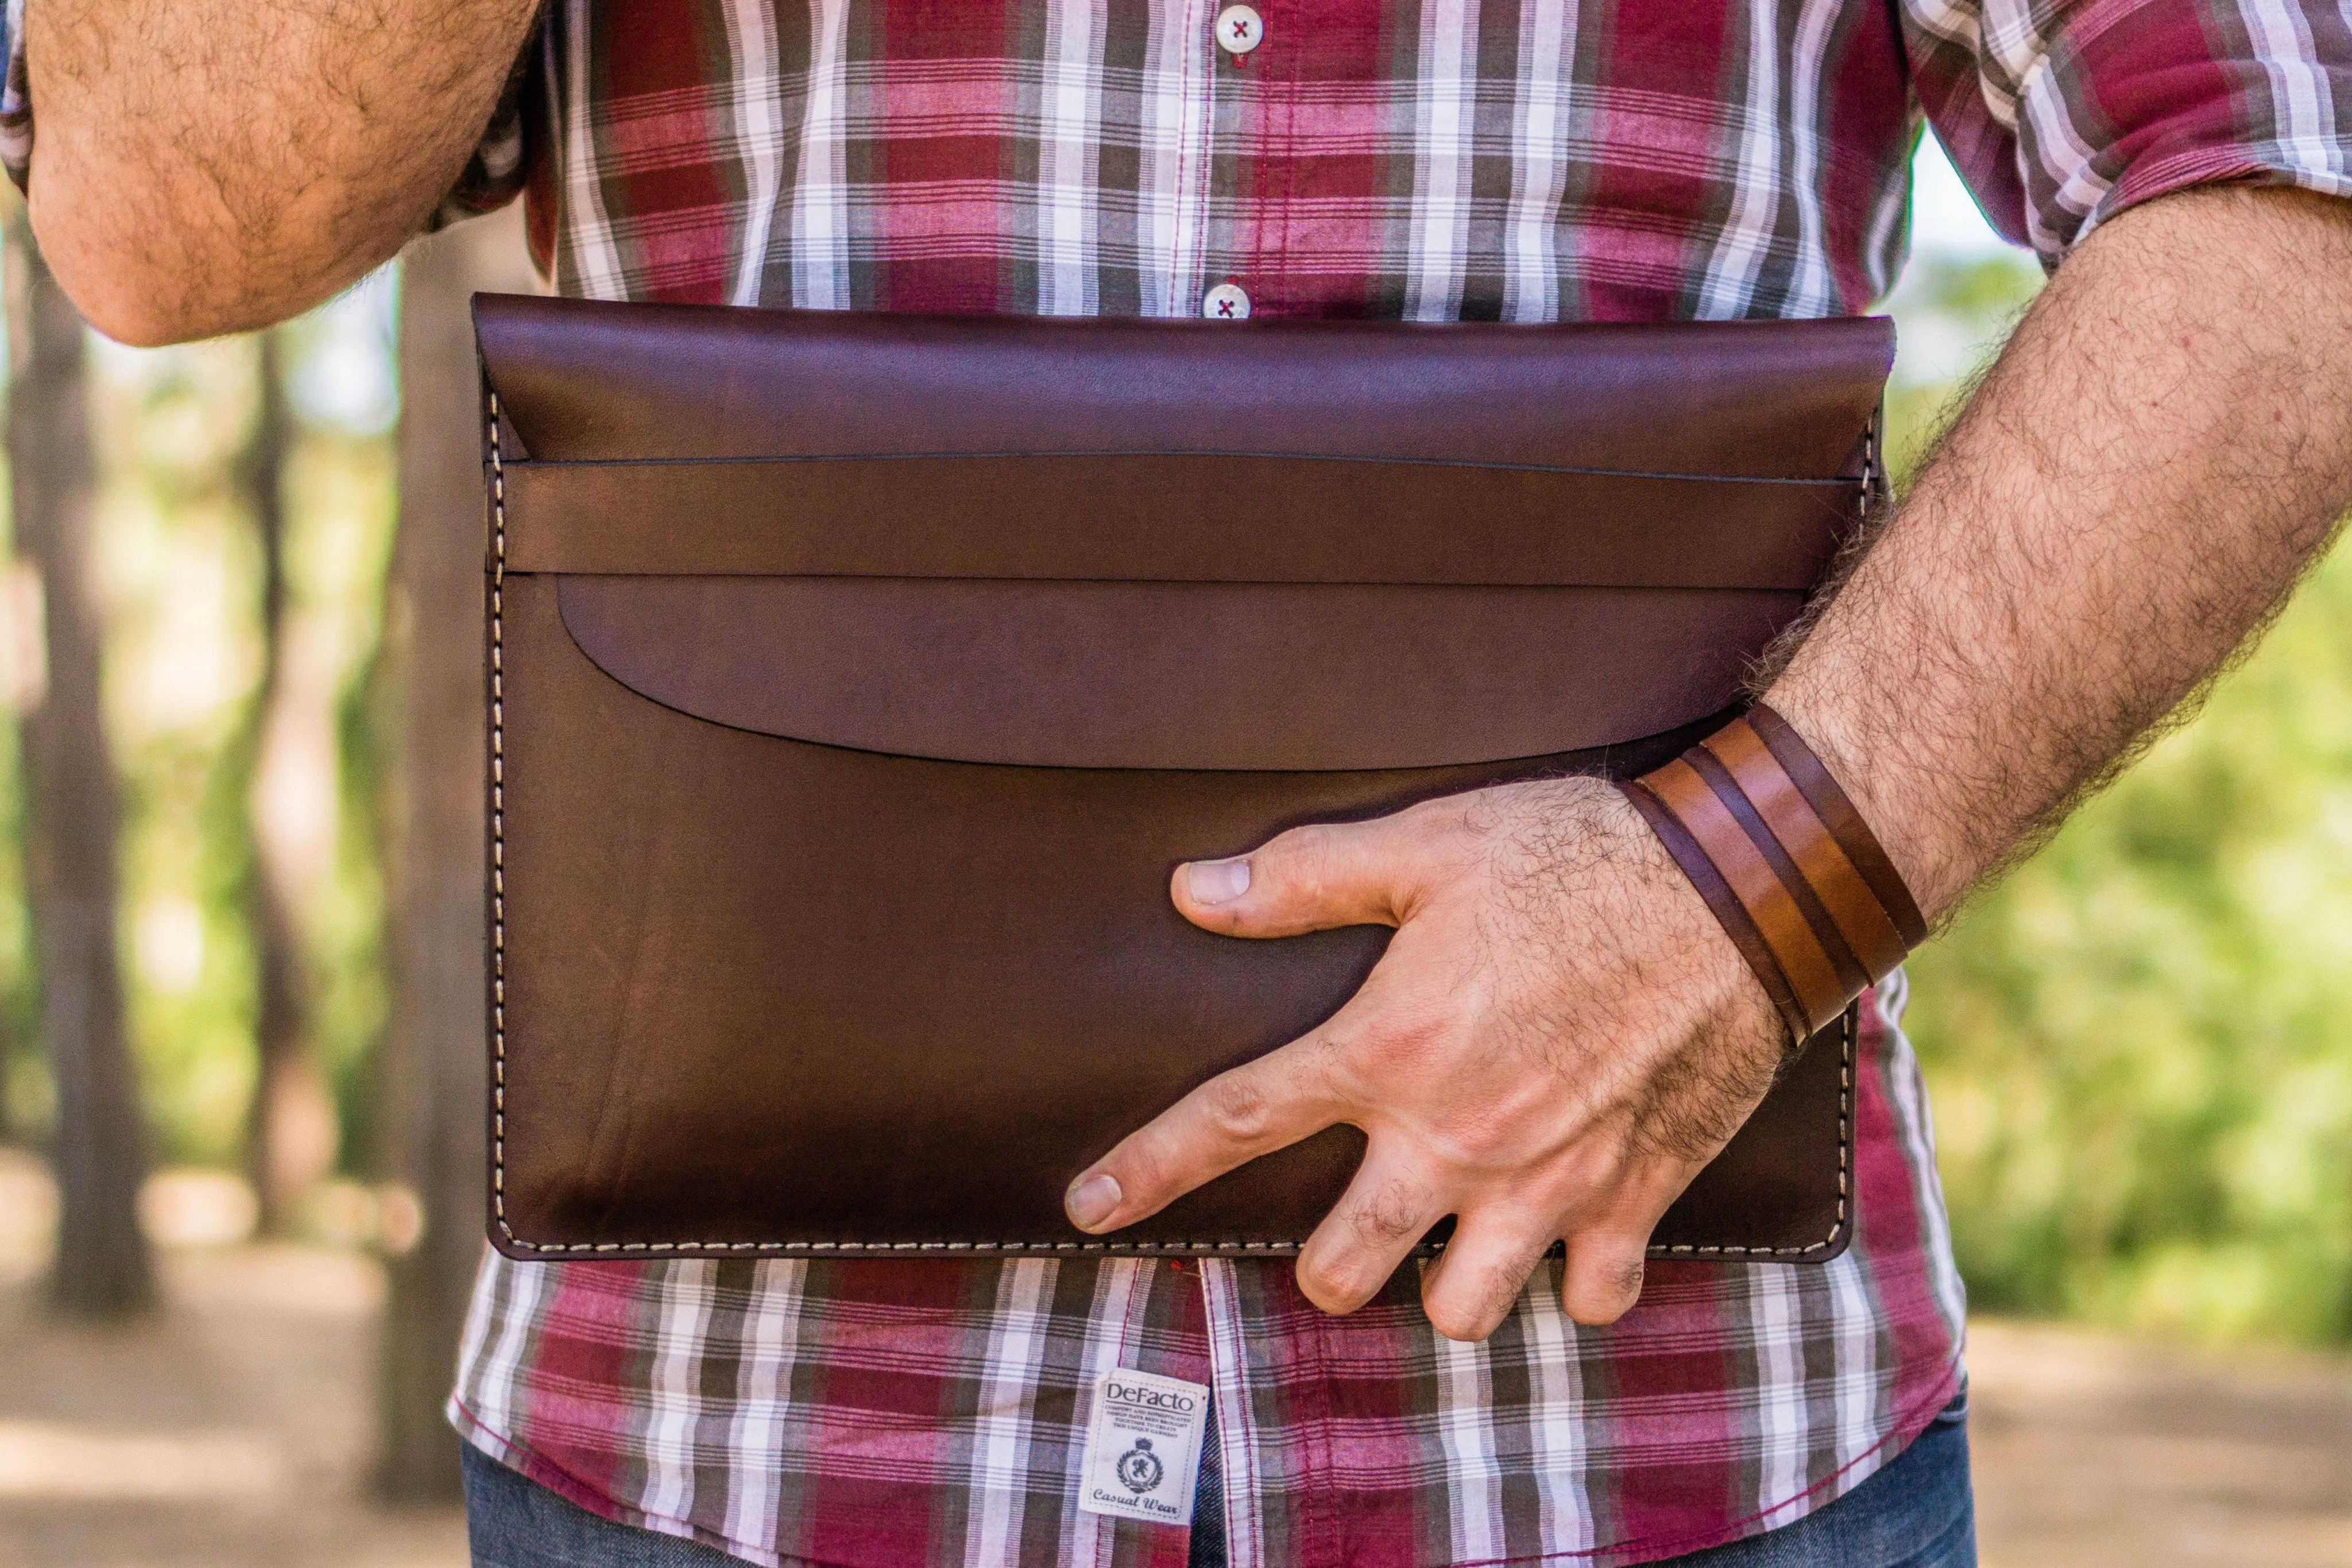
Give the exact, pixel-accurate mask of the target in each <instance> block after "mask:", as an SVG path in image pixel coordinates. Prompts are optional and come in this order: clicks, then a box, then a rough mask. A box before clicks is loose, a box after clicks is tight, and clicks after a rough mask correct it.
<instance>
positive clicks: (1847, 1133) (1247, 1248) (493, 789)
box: [488, 391, 1857, 1258]
mask: <svg viewBox="0 0 2352 1568" xmlns="http://www.w3.org/2000/svg"><path fill="white" fill-rule="evenodd" d="M488 417H489V437H490V517H491V528H490V1039H491V1047H492V1051H491V1067H490V1207H491V1209H492V1211H493V1213H494V1215H495V1217H496V1219H497V1223H498V1228H499V1234H500V1235H501V1236H504V1237H505V1238H506V1239H507V1240H508V1241H509V1243H510V1244H512V1245H513V1246H515V1247H518V1248H520V1249H523V1250H524V1251H527V1252H560V1253H572V1254H581V1253H586V1254H594V1255H602V1256H611V1255H614V1254H616V1253H629V1254H634V1253H703V1252H739V1253H740V1252H823V1253H829V1254H833V1255H835V1256H837V1257H845V1258H856V1257H864V1256H867V1255H870V1254H881V1253H893V1252H1084V1253H1101V1254H1103V1255H1105V1256H1108V1257H1119V1258H1160V1257H1167V1256H1170V1255H1171V1254H1176V1253H1190V1252H1239V1253H1243V1254H1244V1255H1247V1254H1263V1255H1265V1256H1268V1257H1288V1256H1290V1255H1292V1254H1294V1253H1296V1252H1297V1250H1298V1249H1299V1248H1300V1247H1301V1246H1303V1245H1304V1243H1303V1242H1297V1241H552V1242H551V1241H526V1240H524V1239H522V1238H521V1237H520V1236H518V1235H516V1234H515V1231H514V1227H513V1226H511V1225H509V1224H508V1223H507V891H506V865H507V852H506V845H507V840H506V580H507V484H506V461H505V455H504V453H503V452H502V451H501V450H500V447H499V394H498V393H497V392H496V391H492V392H490V394H489V402H488ZM1842 1021H1843V1028H1842V1029H1841V1030H1840V1039H1839V1069H1838V1202H1837V1218H1836V1221H1835V1222H1834V1223H1833V1224H1832V1225H1831V1227H1830V1233H1829V1234H1828V1235H1827V1236H1825V1237H1823V1238H1822V1239H1820V1240H1819V1241H1815V1242H1811V1243H1810V1244H1808V1245H1806V1246H1802V1247H1701V1246H1690V1245H1684V1246H1668V1247H1652V1248H1651V1249H1649V1251H1650V1254H1651V1255H1652V1256H1653V1257H1660V1258H1690V1257H1717V1258H1801V1257H1804V1256H1806V1255H1807V1254H1809V1253H1813V1252H1820V1251H1823V1250H1825V1249H1828V1248H1831V1247H1833V1246H1835V1245H1836V1244H1837V1240H1838V1238H1839V1237H1840V1236H1841V1235H1843V1233H1844V1231H1845V1218H1846V1205H1847V1201H1848V1198H1849V1197H1850V1195H1851V1190H1852V1171H1853V1084H1854V1038H1855V1034H1856V1032H1857V1031H1856V1030H1855V1027H1854V1009H1853V1008H1851V1007H1849V1008H1848V1009H1846V1010H1845V1016H1844V1018H1843V1020H1842ZM1442 1249H1443V1244H1442V1243H1440V1244H1438V1245H1435V1246H1431V1247H1426V1248H1417V1249H1415V1250H1416V1251H1420V1252H1423V1253H1433V1252H1436V1251H1439V1250H1442Z"/></svg>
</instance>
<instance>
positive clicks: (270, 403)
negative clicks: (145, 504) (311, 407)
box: [241, 331, 335, 1235]
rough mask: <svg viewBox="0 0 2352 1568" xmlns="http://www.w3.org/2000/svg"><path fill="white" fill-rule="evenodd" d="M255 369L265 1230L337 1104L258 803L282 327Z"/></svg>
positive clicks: (250, 880)
mask: <svg viewBox="0 0 2352 1568" xmlns="http://www.w3.org/2000/svg"><path fill="white" fill-rule="evenodd" d="M257 350H258V354H257V359H258V361H259V362H258V363H257V366H256V374H257V377H258V379H259V382H260V409H259V411H258V413H257V418H256V420H255V423H254V433H253V439H252V441H251V442H250V443H249V444H247V447H246V451H245V455H244V460H243V463H242V464H241V467H242V468H243V474H242V476H241V478H242V482H243V486H244V489H245V492H246V495H247V498H248V500H249V501H250V502H251V504H252V506H253V517H254V530H255V532H256V534H257V536H258V540H259V543H260V546H261V613H260V622H261V678H260V681H259V683H258V684H257V689H256V691H255V693H254V697H253V707H252V715H253V717H252V720H251V733H250V736H249V737H248V739H247V743H246V744H247V754H248V765H247V768H246V773H247V784H248V788H249V789H250V790H251V793H252V794H253V797H254V798H253V800H251V801H250V803H249V810H250V813H251V821H252V844H253V861H252V866H251V872H250V874H249V875H248V876H247V900H248V909H247V919H248V921H249V923H250V925H251V929H252V932H253V943H254V950H255V953H256V955H257V958H258V964H257V968H258V969H259V971H260V972H259V975H258V977H257V979H258V988H259V991H260V995H259V997H258V998H257V1007H256V1009H255V1013H256V1016H255V1019H254V1030H253V1034H254V1048H255V1054H256V1056H257V1059H258V1060H257V1072H256V1073H255V1075H254V1085H253V1101H252V1103H251V1105H250V1107H249V1108H248V1112H247V1125H246V1172H247V1176H248V1177H249V1179H250V1180H251V1181H252V1183H253V1191H254V1196H255V1197H257V1199H258V1200H259V1202H260V1226H261V1229H262V1230H263V1231H264V1232H266V1233H268V1234H272V1235H282V1234H284V1233H285V1232H286V1231H287V1230H288V1229H289V1228H290V1227H291V1224H292V1221H293V1218H294V1213H295V1209H296V1207H297V1206H298V1205H299V1200H300V1198H301V1197H302V1195H303V1193H304V1192H306V1191H308V1190H309V1189H310V1186H313V1185H314V1184H316V1183H317V1182H318V1181H320V1179H321V1178H322V1177H324V1176H326V1174H327V1172H328V1170H329V1169H330V1168H331V1166H332V1164H333V1161H334V1115H335V1113H334V1106H333V1102H332V1100H331V1096H330V1095H329V1094H328V1092H327V1084H326V1080H325V1078H324V1077H323V1076H322V1075H321V1073H320V1069H319V1063H318V1059H317V1057H316V1056H315V1055H314V1054H313V1053H312V1051H311V1050H310V1030H309V1009H308V1008H307V1006H306V1005H305V1004H306V996H305V986H304V976H303V969H302V947H301V937H300V932H299V927H298V925H297V924H296V917H295V906H296V903H297V896H298V887H297V883H298V881H299V873H298V871H297V868H296V867H295V866H294V864H293V863H292V862H293V859H294V852H293V850H292V848H291V847H290V846H289V845H287V844H285V843H283V842H281V841H282V840H283V839H284V838H285V836H286V835H285V833H284V832H282V831H279V830H280V828H281V827H282V826H283V825H282V824H279V823H276V822H273V821H271V820H270V817H269V814H268V811H267V810H265V809H264V807H263V805H262V802H261V799H260V793H259V790H258V788H257V786H258V783H259V781H260V779H262V778H263V777H264V776H265V771H266V763H267V759H268V752H269V748H270V747H271V746H272V745H273V744H276V743H278V742H279V741H280V739H281V737H282V736H283V734H284V732H285V729H286V726H285V725H284V724H283V723H282V722H281V720H282V719H283V717H284V716H282V715H281V714H280V713H279V712H278V708H279V706H280V705H281V703H282V701H283V700H284V698H285V695H286V690H287V682H286V653H287V643H288V641H289V637H288V622H289V619H290V611H289V604H288V600H287V591H286V463H287V459H288V456H289V454H290V453H291V451H292V448H293V444H294V424H293V414H292V413H291V411H290V410H289V408H288V406H287V402H286V385H285V363H284V359H285V356H284V354H283V352H282V351H281V349H280V345H279V340H278V333H277V332H275V331H265V332H263V333H261V334H259V342H258V343H257Z"/></svg>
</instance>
